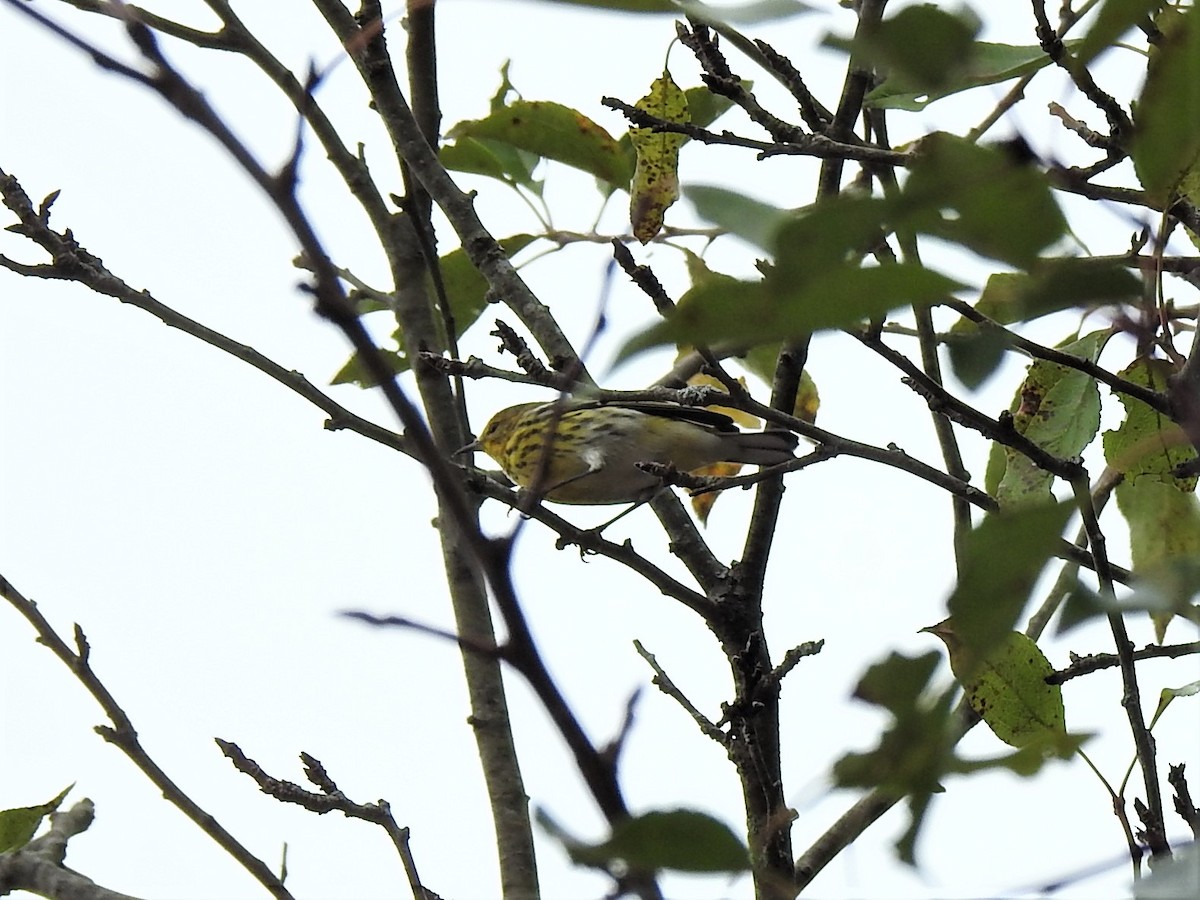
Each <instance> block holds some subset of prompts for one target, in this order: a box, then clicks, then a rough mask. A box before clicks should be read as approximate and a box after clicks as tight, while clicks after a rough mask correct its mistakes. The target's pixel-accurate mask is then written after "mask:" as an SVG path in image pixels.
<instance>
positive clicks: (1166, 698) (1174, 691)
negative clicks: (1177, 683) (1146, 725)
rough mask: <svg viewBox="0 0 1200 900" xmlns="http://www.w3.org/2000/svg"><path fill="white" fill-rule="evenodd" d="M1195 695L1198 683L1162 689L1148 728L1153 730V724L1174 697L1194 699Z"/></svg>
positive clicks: (1199, 690)
mask: <svg viewBox="0 0 1200 900" xmlns="http://www.w3.org/2000/svg"><path fill="white" fill-rule="evenodd" d="M1197 694H1200V681H1193V682H1191V683H1190V684H1185V685H1184V686H1183V687H1178V688H1163V689H1162V690H1161V691H1159V694H1158V706H1157V707H1156V708H1155V710H1154V716H1153V717H1152V718H1151V719H1150V727H1151V728H1153V727H1154V725H1155V723H1157V722H1158V720H1159V719H1160V718H1162V715H1163V713H1165V712H1166V711H1167V707H1168V706H1170V705H1171V701H1172V700H1174V699H1175V698H1176V697H1195V696H1196V695H1197Z"/></svg>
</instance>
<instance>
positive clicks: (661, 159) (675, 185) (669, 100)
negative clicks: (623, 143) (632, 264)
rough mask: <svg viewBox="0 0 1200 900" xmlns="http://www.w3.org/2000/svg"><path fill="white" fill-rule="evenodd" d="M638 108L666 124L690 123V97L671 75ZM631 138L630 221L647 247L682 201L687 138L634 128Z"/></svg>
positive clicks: (656, 84) (660, 80)
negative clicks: (681, 174) (681, 172)
mask: <svg viewBox="0 0 1200 900" xmlns="http://www.w3.org/2000/svg"><path fill="white" fill-rule="evenodd" d="M636 106H637V108H638V109H640V110H642V112H646V113H649V114H650V115H652V116H654V117H656V118H659V119H662V120H663V121H666V122H679V123H686V122H690V121H691V117H690V116H689V115H688V101H687V95H686V94H684V92H683V91H682V90H680V88H679V85H677V84H676V83H675V82H674V81H673V80H672V79H671V75H670V73H668V72H663V74H662V75H661V76H660V77H659V78H656V79H655V80H654V83H653V84H652V85H650V93H648V94H647V95H646V96H645V97H643V98H642V99H641V100H639V101H638V102H637V104H636ZM629 136H630V138H631V139H632V141H633V147H634V150H636V151H637V167H636V168H635V169H634V173H633V184H632V186H631V187H630V191H629V221H630V224H631V225H632V227H633V236H634V237H635V238H637V239H638V240H639V241H641V242H642V243H643V244H645V243H647V242H648V241H650V240H651V239H652V238H653V237H654V236H655V235H656V234H658V232H659V231H661V230H662V225H663V216H664V215H665V214H666V211H667V209H668V207H670V206H671V204H672V203H674V202H675V201H676V200H678V199H679V148H680V147H681V146H682V145H683V142H684V140H685V139H686V138H685V137H684V135H682V134H668V133H666V132H661V131H654V130H653V129H650V128H631V129H629Z"/></svg>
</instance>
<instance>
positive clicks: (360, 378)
mask: <svg viewBox="0 0 1200 900" xmlns="http://www.w3.org/2000/svg"><path fill="white" fill-rule="evenodd" d="M393 336H394V337H396V338H397V339H398V338H399V332H395V333H394V335H393ZM377 349H378V351H379V355H380V356H382V357H383V360H384V362H386V363H387V365H388V368H389V369H391V372H392V374H393V375H399V374H401V373H402V372H407V371H408V369H409V365H408V358H407V357H406V356H405V355H404V353H403V351H400V350H389V349H388V348H387V347H379V348H377ZM329 383H330V384H356V385H358V386H359V387H360V388H373V387H376V386H377V385H378V384H379V380H378V379H377V378H375V377H374V376H373V375H372V374H371V373H370V372H369V371H368V370H367V367H366V366H365V365H364V364H363V361H362V357H361V356H359V354H358V351H355V352H354V353H353V354H351V356H350V358H349V359H348V360H346V362H345V364H344V365H343V366H342V367H341V368H340V369H338V370H337V372H336V373H335V374H334V376H333V378H331V379H329Z"/></svg>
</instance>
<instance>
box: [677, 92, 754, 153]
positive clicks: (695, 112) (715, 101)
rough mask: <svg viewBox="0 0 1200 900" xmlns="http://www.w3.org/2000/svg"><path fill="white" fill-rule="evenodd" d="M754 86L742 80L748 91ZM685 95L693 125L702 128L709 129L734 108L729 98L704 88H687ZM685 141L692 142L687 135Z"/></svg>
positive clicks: (684, 137) (684, 136)
mask: <svg viewBox="0 0 1200 900" xmlns="http://www.w3.org/2000/svg"><path fill="white" fill-rule="evenodd" d="M753 85H754V82H753V81H748V80H746V79H744V78H743V79H742V87H744V88H745V89H746V90H750V88H751V87H753ZM683 93H684V95H685V96H686V97H687V108H688V112H689V113H690V114H691V116H692V124H693V125H699V126H700V127H701V128H707V127H708V126H709V125H711V124H712V123H713V122H715V121H717V119H719V118H721V116H723V115H725V113H727V112H728V111H729V110H730V109H731V108H732V107H733V101H732V100H730V99H729V98H728V97H723V96H721V95H720V94H714V93H713V92H712V91H710V90H709V89H708V88H706V87H703V86H701V87H690V88H687V89H685V90H684V92H683ZM683 139H684V140H685V141H686V140H690V138H689V137H688V136H687V135H683Z"/></svg>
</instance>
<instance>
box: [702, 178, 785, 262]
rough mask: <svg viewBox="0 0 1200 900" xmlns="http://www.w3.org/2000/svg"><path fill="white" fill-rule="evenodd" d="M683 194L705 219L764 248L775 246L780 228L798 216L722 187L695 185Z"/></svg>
mask: <svg viewBox="0 0 1200 900" xmlns="http://www.w3.org/2000/svg"><path fill="white" fill-rule="evenodd" d="M683 194H684V196H685V197H687V198H688V200H690V201H691V203H692V205H693V206H694V207H696V212H697V214H698V215H699V216H700V217H701V218H703V219H707V220H708V221H710V222H712V223H713V224H714V225H718V226H720V227H721V228H723V229H724V230H725V231H728V232H729V233H730V234H736V235H737V236H738V237H740V238H742V239H743V240H745V241H748V242H749V243H751V244H753V245H754V246H755V247H758V248H759V249H760V250H770V249H772V248H773V247H774V246H775V235H776V233H777V232H778V231H779V229H780V227H781V226H782V225H783V223H784V222H787V221H789V220H790V219H793V218H795V215H796V214H795V213H794V212H791V211H789V210H784V209H778V208H777V207H774V206H771V205H770V204H769V203H763V202H762V201H761V200H755V199H753V198H751V197H747V196H745V195H744V194H739V193H736V192H735V191H731V190H728V189H726V188H721V187H712V186H709V185H701V184H698V185H692V186H690V187H686V188H684V190H683Z"/></svg>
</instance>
